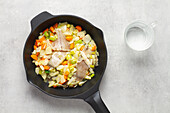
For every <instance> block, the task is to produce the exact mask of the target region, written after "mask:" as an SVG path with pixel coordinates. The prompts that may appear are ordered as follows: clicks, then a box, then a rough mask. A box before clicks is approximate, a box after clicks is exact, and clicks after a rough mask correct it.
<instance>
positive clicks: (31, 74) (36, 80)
mask: <svg viewBox="0 0 170 113" xmlns="http://www.w3.org/2000/svg"><path fill="white" fill-rule="evenodd" d="M56 22H68V23H71V24H73V25H74V26H76V25H80V26H82V28H83V29H84V30H86V32H87V33H88V34H90V36H91V37H92V38H93V40H94V41H95V42H96V44H97V47H98V52H99V54H100V55H99V57H98V58H99V66H98V67H96V68H95V76H94V77H93V78H92V79H91V80H88V81H87V82H86V83H85V84H84V85H83V86H81V87H80V86H78V87H76V88H66V89H65V90H63V88H49V87H48V84H47V83H45V82H44V81H43V79H42V78H41V76H39V75H38V76H37V75H36V73H35V71H34V69H35V64H33V63H32V59H31V58H30V55H31V52H32V51H33V45H34V43H35V39H36V38H37V37H38V36H39V33H40V32H42V31H43V30H44V29H46V28H48V27H50V26H51V25H54V24H55V23H56ZM106 63H107V51H106V46H105V43H104V40H103V35H102V34H101V33H100V32H99V31H98V29H97V28H96V27H94V26H93V25H92V24H90V23H89V22H87V21H85V20H84V19H81V18H78V17H75V16H68V15H67V16H64V15H62V16H55V17H53V18H51V19H48V20H47V21H45V22H43V23H41V24H40V25H39V26H38V27H37V28H36V29H35V30H33V31H32V32H31V34H30V35H29V37H28V39H27V42H26V44H25V48H24V64H25V68H26V73H27V79H28V81H29V82H31V83H32V84H34V85H35V86H37V87H39V88H40V89H41V90H42V91H44V92H45V93H47V94H51V95H53V96H63V97H68V96H75V95H78V94H81V93H83V92H86V91H88V90H89V89H90V88H92V87H94V86H95V85H96V83H97V82H98V81H99V80H101V78H102V76H103V73H104V71H105V67H106Z"/></svg>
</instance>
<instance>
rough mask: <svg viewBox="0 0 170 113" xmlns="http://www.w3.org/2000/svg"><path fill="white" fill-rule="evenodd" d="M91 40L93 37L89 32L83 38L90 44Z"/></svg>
mask: <svg viewBox="0 0 170 113" xmlns="http://www.w3.org/2000/svg"><path fill="white" fill-rule="evenodd" d="M90 40H91V37H90V35H89V34H87V35H86V36H85V37H84V38H83V41H84V42H85V43H86V44H88V43H89V42H90Z"/></svg>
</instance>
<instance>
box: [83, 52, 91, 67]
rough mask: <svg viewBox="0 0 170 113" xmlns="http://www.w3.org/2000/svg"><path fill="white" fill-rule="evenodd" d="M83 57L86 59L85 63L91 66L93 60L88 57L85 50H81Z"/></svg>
mask: <svg viewBox="0 0 170 113" xmlns="http://www.w3.org/2000/svg"><path fill="white" fill-rule="evenodd" d="M80 53H81V55H82V57H83V60H84V61H85V63H86V64H87V65H88V66H90V65H91V62H90V60H89V59H88V58H87V56H86V54H85V53H84V52H83V51H80Z"/></svg>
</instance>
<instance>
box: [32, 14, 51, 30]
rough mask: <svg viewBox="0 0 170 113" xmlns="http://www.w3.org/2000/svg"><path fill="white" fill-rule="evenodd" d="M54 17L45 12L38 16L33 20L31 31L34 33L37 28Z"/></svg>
mask: <svg viewBox="0 0 170 113" xmlns="http://www.w3.org/2000/svg"><path fill="white" fill-rule="evenodd" d="M52 17H53V15H52V14H50V13H48V12H47V11H44V12H42V13H40V14H38V15H37V16H35V17H34V18H33V19H32V20H31V30H32V31H33V30H34V29H35V28H36V27H37V26H39V25H40V24H41V23H42V22H44V21H46V20H48V19H49V18H52Z"/></svg>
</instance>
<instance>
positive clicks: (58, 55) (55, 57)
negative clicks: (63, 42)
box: [49, 52, 67, 67]
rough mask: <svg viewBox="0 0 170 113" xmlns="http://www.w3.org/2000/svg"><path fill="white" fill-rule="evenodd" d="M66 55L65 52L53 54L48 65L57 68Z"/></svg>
mask: <svg viewBox="0 0 170 113" xmlns="http://www.w3.org/2000/svg"><path fill="white" fill-rule="evenodd" d="M66 55H67V52H54V54H53V55H52V58H51V59H50V61H49V65H51V66H53V67H57V66H58V65H59V64H61V63H62V62H63V60H64V59H65V57H66Z"/></svg>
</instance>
